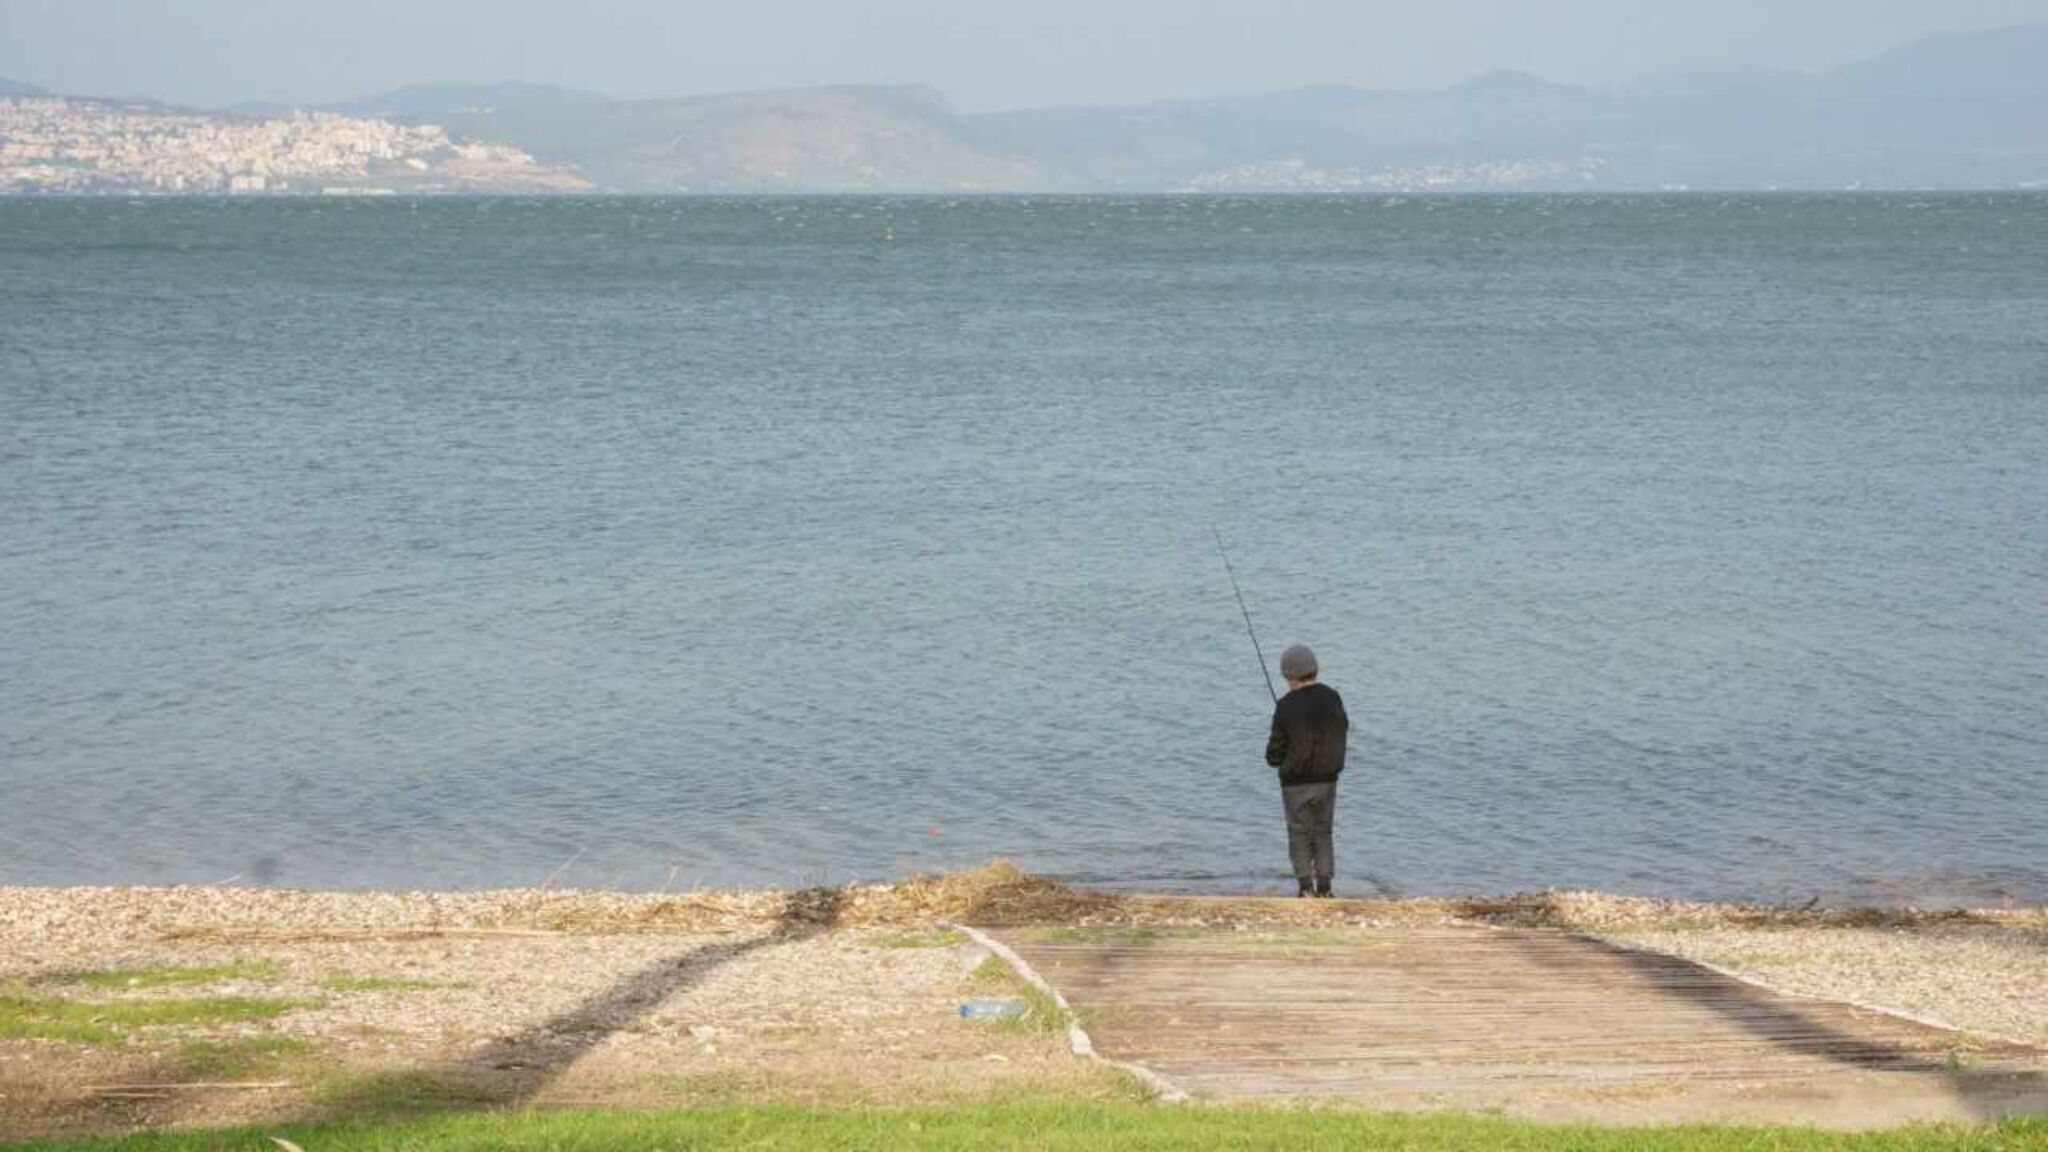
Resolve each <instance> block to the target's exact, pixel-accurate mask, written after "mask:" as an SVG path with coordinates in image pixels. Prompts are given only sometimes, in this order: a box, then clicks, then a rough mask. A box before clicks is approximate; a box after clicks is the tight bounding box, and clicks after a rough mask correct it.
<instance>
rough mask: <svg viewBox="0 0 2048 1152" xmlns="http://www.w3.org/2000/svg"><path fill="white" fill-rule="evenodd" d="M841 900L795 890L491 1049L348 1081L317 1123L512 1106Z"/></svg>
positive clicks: (817, 928) (791, 936) (821, 924)
mask: <svg viewBox="0 0 2048 1152" xmlns="http://www.w3.org/2000/svg"><path fill="white" fill-rule="evenodd" d="M843 900H844V897H843V896H842V894H841V893H840V892H838V891H837V890H834V889H825V888H816V889H809V890H806V891H802V892H793V893H791V894H790V895H789V897H788V899H787V902H786V903H785V904H784V906H783V909H782V912H781V914H780V915H779V917H778V918H777V920H776V924H775V927H774V928H773V929H772V930H771V931H770V932H769V933H768V934H767V935H763V936H757V937H752V938H750V939H746V940H738V941H734V942H732V943H719V944H707V945H704V946H702V947H698V948H693V949H691V950H690V951H688V952H685V953H683V954H682V955H680V956H673V957H668V958H664V959H662V960H660V961H658V962H656V963H654V964H650V965H648V966H647V967H645V968H642V969H641V970H639V971H638V972H634V973H632V974H631V975H629V976H627V977H626V978H625V979H623V980H620V981H619V982H618V983H616V984H614V985H612V986H611V987H610V988H608V989H606V990H605V991H603V992H602V993H599V994H598V995H596V996H593V997H591V998H590V999H588V1000H585V1001H583V1002H582V1003H581V1004H578V1005H577V1006H576V1007H574V1008H572V1009H570V1010H569V1011H567V1012H563V1013H559V1014H557V1015H555V1016H552V1017H550V1018H548V1019H547V1020H544V1021H542V1022H540V1023H538V1024H535V1025H532V1026H530V1027H528V1028H525V1029H523V1030H521V1031H519V1032H516V1033H514V1034H512V1035H509V1036H504V1037H501V1038H499V1039H498V1040H496V1041H494V1042H492V1043H491V1044H489V1045H487V1046H486V1047H484V1048H482V1049H481V1050H479V1051H477V1052H476V1053H474V1054H473V1055H471V1056H469V1057H467V1058H465V1059H462V1060H457V1061H452V1062H449V1063H444V1064H439V1065H429V1066H426V1067H421V1068H414V1069H409V1070H406V1071H400V1072H392V1073H386V1074H382V1075H377V1076H372V1077H367V1078H364V1079H361V1080H356V1081H351V1082H349V1083H348V1084H346V1085H345V1086H343V1087H342V1088H340V1089H338V1090H336V1091H333V1092H330V1093H328V1094H327V1095H326V1096H324V1097H323V1098H322V1100H321V1101H320V1103H321V1105H322V1107H321V1112H322V1114H323V1116H322V1118H326V1119H353V1118H358V1117H371V1116H376V1115H384V1114H391V1113H418V1112H427V1111H465V1110H476V1109H486V1108H505V1107H514V1106H517V1105H521V1104H525V1103H527V1102H529V1101H531V1100H532V1099H533V1098H534V1097H536V1096H537V1095H539V1094H540V1092H541V1091H542V1090H543V1089H544V1088H546V1087H547V1085H548V1084H549V1082H551V1081H552V1080H554V1079H555V1078H556V1077H557V1076H560V1075H561V1074H562V1073H563V1072H565V1071H567V1070H568V1068H569V1066H570V1065H572V1064H574V1063H575V1062H576V1061H577V1060H578V1059H579V1058H581V1057H582V1056H583V1055H585V1054H586V1053H588V1052H590V1051H591V1050H593V1049H595V1048H596V1047H598V1046H599V1045H600V1044H603V1043H604V1042H605V1040H606V1039H607V1038H609V1037H611V1036H612V1035H613V1034H615V1033H618V1032H622V1031H626V1030H629V1029H632V1028H634V1027H636V1026H638V1025H639V1024H640V1023H641V1022H642V1021H643V1020H645V1019H646V1018H647V1017H648V1016H649V1015H650V1014H652V1013H653V1012H654V1010H655V1009H656V1008H658V1007H660V1006H661V1005H662V1004H663V1003H664V1002H666V1001H667V1000H669V999H670V998H671V997H673V996H675V995H676V994H677V993H680V992H685V991H688V990H689V989H690V988H691V987H693V986H695V985H696V984H698V983H701V982H702V981H703V980H704V979H705V978H706V977H708V976H710V975H711V974H712V973H713V972H716V971H717V970H718V969H720V968H722V967H724V966H725V965H727V964H730V963H732V962H733V961H735V960H738V959H739V958H741V957H743V956H746V955H748V954H750V953H754V952H760V951H763V950H766V949H769V948H774V947H777V946H779V945H783V944H790V943H794V942H796V941H799V940H805V939H808V938H810V937H813V936H817V935H819V934H821V933H823V932H826V931H829V930H830V929H831V928H832V927H833V926H834V925H836V924H837V923H838V922H839V917H840V914H841V912H842V910H843V909H842V906H843Z"/></svg>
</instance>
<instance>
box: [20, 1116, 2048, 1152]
mask: <svg viewBox="0 0 2048 1152" xmlns="http://www.w3.org/2000/svg"><path fill="white" fill-rule="evenodd" d="M273 1135H274V1136H282V1137H284V1138H286V1139H288V1140H291V1141H293V1142H295V1143H297V1144H298V1145H299V1146H300V1147H302V1148H305V1149H307V1150H308V1152H427V1150H430V1149H431V1150H432V1152H485V1150H493V1152H495V1150H500V1149H503V1150H506V1152H523V1150H531V1152H633V1150H642V1149H644V1150H649V1152H652V1150H655V1149H661V1150H664V1152H688V1150H694V1149H714V1148H718V1149H723V1148H744V1149H755V1150H767V1149H786V1150H789V1152H812V1150H814V1149H815V1150H821V1152H831V1150H845V1152H851V1150H860V1152H885V1150H886V1152H897V1150H902V1152H968V1150H974V1152H981V1150H985V1149H992V1150H998V1152H1000V1150H1007V1149H1017V1150H1022V1149H1031V1150H1033V1152H1068V1150H1078V1149H1115V1150H1116V1152H1168V1150H1172V1152H1182V1150H1187V1152H1205V1150H1209V1149H1230V1150H1231V1152H1336V1150H1338V1149H1344V1150H1352V1149H1359V1150H1367V1149H1386V1150H1389V1152H1391V1150H1395V1149H1399V1150H1401V1152H1496V1150H1497V1152H1809V1150H1812V1152H1819V1150H1822V1149H1826V1150H1830V1152H1837V1150H1838V1152H1962V1150H1965V1149H1967V1150H1969V1152H2022V1150H2025V1152H2039V1150H2040V1149H2043V1148H2048V1123H2043V1122H2041V1121H2015V1122H2007V1123H2005V1124H2003V1125H1998V1126H1981V1127H1916V1128H1904V1129H1894V1130H1891V1131H1886V1132H1876V1133H1862V1134H1843V1133H1832V1132H1827V1133H1824V1132H1815V1131H1809V1130H1800V1129H1764V1128H1635V1129H1628V1128H1609V1129H1601V1128H1583V1127H1552V1126H1547V1125H1539V1124H1530V1123H1524V1122H1520V1121H1513V1120H1504V1119H1499V1118H1495V1117H1487V1116H1443V1115H1426V1116H1407V1115H1377V1114H1371V1113H1364V1112H1350V1111H1331V1110H1320V1111H1319V1110H1309V1109H1280V1108H1209V1107H1150V1108H1147V1107H1140V1106H1114V1105H1110V1106H1086V1107H1084V1106H1056V1105H1055V1106H1046V1105H1038V1106H1030V1107H985V1108H984V1107H977V1108H955V1109H947V1110H943V1111H939V1110H920V1111H891V1110H866V1111H854V1110H805V1109H745V1108H720V1109H708V1110H698V1111H688V1112H624V1113H620V1112H505V1113H473V1114H467V1115H448V1114H442V1115H435V1116H428V1117H421V1118H415V1119H410V1120H400V1121H390V1122H383V1123H378V1124H374V1125H325V1126H314V1125H284V1126H276V1127H266V1128H261V1129H246V1130H241V1131H235V1132H211V1133H208V1132H196V1133H180V1134H176V1135H146V1136H135V1137H129V1138H127V1139H121V1140H98V1141H83V1142H75V1143H69V1142H67V1143H58V1144H32V1145H27V1146H26V1147H27V1148H31V1149H36V1150H38V1152H56V1150H60V1149H61V1150H65V1152H83V1150H87V1149H90V1150H93V1152H115V1150H121V1152H142V1150H145V1149H147V1150H152V1152H216V1150H219V1152H276V1148H277V1146H276V1145H275V1144H272V1143H271V1142H270V1141H269V1139H268V1138H269V1137H270V1136H273Z"/></svg>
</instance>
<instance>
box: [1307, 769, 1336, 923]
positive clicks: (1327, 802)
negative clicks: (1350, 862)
mask: <svg viewBox="0 0 2048 1152" xmlns="http://www.w3.org/2000/svg"><path fill="white" fill-rule="evenodd" d="M1316 791H1317V796H1316V806H1315V825H1314V828H1313V835H1312V836H1311V839H1310V847H1311V850H1312V851H1313V853H1314V855H1315V865H1316V895H1318V896H1328V895H1329V894H1330V881H1331V880H1332V879H1334V878H1335V877H1336V875H1337V853H1336V845H1335V842H1334V836H1333V831H1334V829H1335V827H1336V823H1337V782H1336V781H1334V780H1332V781H1331V782H1329V783H1328V784H1324V785H1320V786H1319V787H1318V788H1317V789H1316Z"/></svg>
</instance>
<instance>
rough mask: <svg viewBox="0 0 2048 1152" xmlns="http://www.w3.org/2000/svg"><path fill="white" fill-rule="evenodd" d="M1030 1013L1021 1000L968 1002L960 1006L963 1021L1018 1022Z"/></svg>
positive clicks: (1029, 1009)
mask: <svg viewBox="0 0 2048 1152" xmlns="http://www.w3.org/2000/svg"><path fill="white" fill-rule="evenodd" d="M1029 1011H1031V1006H1030V1005H1029V1004H1026V1003H1024V1002H1023V1001H1022V1000H969V1001H968V1002H967V1003H965V1004H962V1005H961V1006H960V1017H961V1019H963V1020H1018V1019H1022V1018H1023V1016H1024V1014H1025V1013H1027V1012H1029Z"/></svg>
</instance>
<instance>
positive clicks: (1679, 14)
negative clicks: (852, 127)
mask: <svg viewBox="0 0 2048 1152" xmlns="http://www.w3.org/2000/svg"><path fill="white" fill-rule="evenodd" d="M2028 23H2048V0H1548V2H1545V0H1399V2H1395V0H1003V2H1000V3H994V2H984V0H720V2H717V3H703V2H696V0H666V2H664V0H575V2H564V0H329V2H327V3H318V4H314V3H303V2H299V0H0V76H6V77H10V78H14V79H22V80H30V81H34V82H36V83H40V84H43V85H45V86H48V87H51V88H56V89H58V90H60V91H67V92H81V93H94V94H106V95H114V94H131V93H132V94H142V95H152V96H159V97H163V98H165V99H170V100H177V101H184V102H189V103H195V104H220V103H227V102H230V101H233V100H238V99H249V98H267V99H282V100H300V101H324V100H336V99H343V98H347V97H351V96H359V95H365V94H369V93H373V92H378V91H382V90H385V89H389V88H393V87H396V86H398V85H401V84H409V83H416V82H421V81H462V82H469V81H487V80H498V79H521V80H533V81H539V82H544V83H552V84H562V85H568V86H573V87H580V88H591V89H595V90H597V91H601V92H606V93H610V94H612V95H619V96H658V95H680V94H686V93H698V92H717V91H730V90H735V89H747V88H770V87H787V86H800V85H810V84H833V83H908V82H916V83H927V84H932V85H935V86H936V87H938V88H939V89H940V90H941V91H943V92H945V93H946V94H947V95H948V96H950V97H952V98H953V99H954V100H955V102H957V103H958V104H960V105H961V106H962V107H965V108H969V109H988V108H1004V107H1017V106H1024V105H1034V104H1054V103H1081V102H1102V101H1117V102H1122V101H1136V100H1147V99H1157V98H1167V97H1185V96H1211V95H1223V94H1228V93H1239V92H1251V91H1265V90H1271V89H1280V88H1291V87H1299V86H1302V85H1309V84H1346V85H1359V86H1365V87H1387V88H1427V87H1439V86H1442V85H1444V84H1449V83H1454V82H1456V81H1458V80H1462V79H1465V78H1467V77H1469V76H1471V75H1473V74H1474V73H1477V72H1482V71H1486V70H1489V69H1494V68H1521V69H1527V70H1529V71H1532V72H1536V73H1538V74H1540V75H1543V76H1546V77H1549V78H1551V79H1554V80H1562V81H1567V82H1575V83H1606V82H1613V81H1617V80H1624V79H1628V78H1630V77H1634V76H1638V75H1642V74H1644V73H1648V72H1658V71H1666V70H1671V69H1718V68H1731V67H1751V66H1763V67H1781V68H1798V69H1820V68H1826V67H1830V66H1833V65H1836V64H1840V63H1843V62H1845V61H1848V60H1851V59H1855V58H1857V57H1860V56H1866V55H1870V54H1872V53H1875V52H1878V51H1881V50H1883V49H1885V48H1888V47H1891V46H1893V45H1895V44H1898V43H1900V42H1902V41H1905V40H1909V39H1912V38H1914V37H1916V36H1919V35H1922V34H1925V33H1927V32H1931V31H1938V30H1947V29H1963V28H1986V27H1998V26H2002V25H2010V24H2028Z"/></svg>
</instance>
